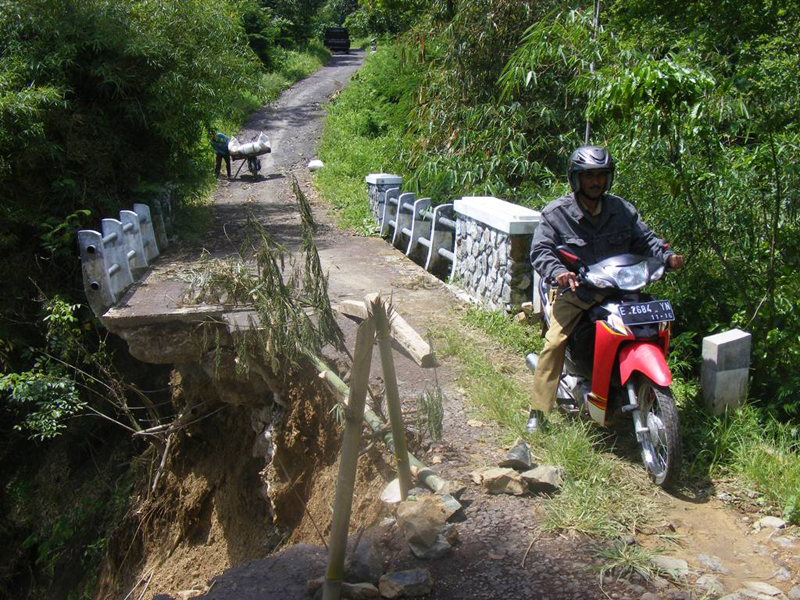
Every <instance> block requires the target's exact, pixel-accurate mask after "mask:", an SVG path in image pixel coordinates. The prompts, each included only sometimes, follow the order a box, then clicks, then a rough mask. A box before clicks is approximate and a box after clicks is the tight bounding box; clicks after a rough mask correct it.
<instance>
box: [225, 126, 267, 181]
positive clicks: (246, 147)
mask: <svg viewBox="0 0 800 600" xmlns="http://www.w3.org/2000/svg"><path fill="white" fill-rule="evenodd" d="M270 152H272V147H271V145H270V142H269V138H268V137H267V136H266V135H264V134H263V133H259V134H258V135H257V136H256V137H254V138H253V140H252V141H250V142H247V143H245V144H240V143H239V141H238V140H237V139H236V138H235V137H232V138H231V140H230V142H229V143H228V155H229V156H230V157H231V160H232V161H234V160H241V161H242V162H241V164H240V165H239V168H238V169H237V170H236V174H235V175H234V176H233V178H234V179H236V178H237V177H238V176H239V172H240V171H241V170H242V167H244V165H245V164H246V165H247V170H248V171H250V174H251V175H252V176H253V177H255V176H256V175H258V172H259V171H260V170H261V159H260V158H258V157H259V156H262V155H264V154H269V153H270Z"/></svg>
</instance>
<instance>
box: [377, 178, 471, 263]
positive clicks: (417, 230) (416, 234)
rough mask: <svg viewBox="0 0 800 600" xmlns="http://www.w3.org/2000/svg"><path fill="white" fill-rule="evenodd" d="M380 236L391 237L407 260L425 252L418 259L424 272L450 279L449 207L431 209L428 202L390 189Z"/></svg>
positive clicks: (452, 229)
mask: <svg viewBox="0 0 800 600" xmlns="http://www.w3.org/2000/svg"><path fill="white" fill-rule="evenodd" d="M380 232H381V235H382V236H383V237H391V243H392V245H393V246H396V247H400V248H404V249H405V254H406V256H411V255H412V254H414V253H415V252H418V251H419V249H420V247H422V248H424V250H423V251H422V253H421V254H423V255H424V256H421V257H420V258H421V259H422V260H423V261H424V265H425V269H426V270H428V271H431V272H433V271H437V272H442V271H444V272H445V275H446V276H449V275H452V273H453V266H454V263H455V254H454V251H455V233H456V222H455V213H454V211H453V205H452V204H440V205H438V206H435V207H431V199H430V198H419V199H417V198H416V197H415V196H414V194H413V193H411V192H406V193H401V192H400V189H399V188H392V189H390V190H387V192H386V200H385V202H384V204H383V214H382V215H381V223H380Z"/></svg>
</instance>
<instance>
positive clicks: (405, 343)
mask: <svg viewBox="0 0 800 600" xmlns="http://www.w3.org/2000/svg"><path fill="white" fill-rule="evenodd" d="M334 309H335V310H337V311H338V312H340V313H342V314H343V315H346V316H348V317H355V318H356V319H362V320H363V319H366V318H367V307H366V305H365V304H364V303H363V302H359V301H357V300H343V301H342V302H340V303H339V304H337V305H336V306H334ZM390 323H391V326H392V331H391V333H392V338H393V339H394V340H395V341H396V342H397V343H398V344H400V346H401V347H402V348H403V350H405V351H406V352H408V354H409V356H411V358H413V359H414V362H415V363H417V364H418V365H419V366H420V367H422V368H423V369H428V368H430V367H435V366H436V355H435V354H434V353H433V352H431V347H430V345H429V344H428V342H426V341H425V340H423V339H422V337H421V336H420V335H419V334H418V333H417V332H416V331H415V330H414V328H413V327H411V325H409V324H408V323H407V322H406V320H405V319H404V318H403V317H401V316H400V314H399V313H398V312H397V310H396V309H394V310H392V316H391V319H390Z"/></svg>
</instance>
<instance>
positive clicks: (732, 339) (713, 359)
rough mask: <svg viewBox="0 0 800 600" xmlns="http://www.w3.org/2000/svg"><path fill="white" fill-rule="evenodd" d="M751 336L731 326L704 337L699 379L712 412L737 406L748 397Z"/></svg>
mask: <svg viewBox="0 0 800 600" xmlns="http://www.w3.org/2000/svg"><path fill="white" fill-rule="evenodd" d="M751 337H752V336H751V335H750V334H749V333H747V332H744V331H742V330H740V329H732V330H730V331H726V332H724V333H718V334H716V335H710V336H708V337H706V338H703V367H702V371H701V376H700V382H701V386H702V388H703V398H704V399H705V403H706V407H707V408H708V410H709V412H711V413H712V414H715V415H718V414H721V413H723V412H725V410H726V409H729V408H730V409H735V408H738V407H739V406H740V405H741V404H742V403H743V402H744V401H745V400H746V399H747V383H748V380H749V376H750V346H751V342H752V339H751Z"/></svg>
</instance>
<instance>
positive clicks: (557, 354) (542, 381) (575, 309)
mask: <svg viewBox="0 0 800 600" xmlns="http://www.w3.org/2000/svg"><path fill="white" fill-rule="evenodd" d="M550 298H551V302H552V304H551V306H552V311H551V313H550V328H549V329H548V330H547V335H546V336H545V338H544V339H545V344H544V350H542V353H541V354H540V355H539V361H538V362H537V363H536V372H535V373H534V375H533V398H532V399H531V408H532V409H533V410H540V411H542V412H543V413H549V412H551V411H552V410H553V408H554V407H555V405H556V392H557V391H558V382H559V381H560V380H561V370H562V369H563V368H564V355H565V354H566V352H567V340H568V339H569V336H570V335H571V334H572V332H573V331H574V330H575V326H576V325H577V324H578V321H580V319H581V316H582V315H583V313H584V311H586V310H587V309H589V308H591V307H592V305H593V304H594V303H593V302H584V301H583V300H580V299H579V298H578V297H577V296H576V295H575V294H574V293H573V292H571V291H568V292H565V293H564V294H563V295H561V296H558V295H557V293H556V290H553V291H552V292H551V295H550Z"/></svg>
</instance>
